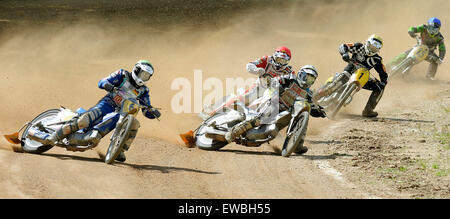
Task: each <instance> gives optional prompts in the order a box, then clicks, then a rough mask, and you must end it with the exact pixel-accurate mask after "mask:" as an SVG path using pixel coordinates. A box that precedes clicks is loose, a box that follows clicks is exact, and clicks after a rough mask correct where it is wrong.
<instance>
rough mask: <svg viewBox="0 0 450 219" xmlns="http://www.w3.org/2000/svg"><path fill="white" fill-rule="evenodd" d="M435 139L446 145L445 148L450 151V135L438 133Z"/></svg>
mask: <svg viewBox="0 0 450 219" xmlns="http://www.w3.org/2000/svg"><path fill="white" fill-rule="evenodd" d="M435 138H436V139H437V140H438V141H439V143H441V144H442V145H444V148H445V149H447V150H450V133H436V134H435Z"/></svg>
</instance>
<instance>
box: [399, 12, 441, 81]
mask: <svg viewBox="0 0 450 219" xmlns="http://www.w3.org/2000/svg"><path fill="white" fill-rule="evenodd" d="M440 28H441V21H440V20H439V19H437V18H435V17H432V18H430V19H429V20H428V22H427V24H423V25H419V26H417V27H410V28H409V30H408V33H409V35H410V36H411V37H412V38H416V34H419V36H420V39H421V40H422V44H424V45H426V46H428V48H430V53H429V55H428V57H427V58H426V61H428V62H429V63H430V65H429V66H428V70H427V74H426V78H427V79H429V80H434V76H435V75H436V72H437V67H438V65H439V64H441V63H442V61H443V60H444V57H445V53H446V50H445V45H444V37H443V36H442V34H441V33H440V32H439V30H440ZM436 48H438V50H439V56H438V55H436V53H435V50H436ZM410 51H411V49H409V50H407V51H405V52H404V53H402V54H400V55H398V56H397V57H395V58H394V59H393V60H392V62H391V65H395V64H398V63H400V62H401V61H402V60H403V59H405V58H406V56H407V55H408V53H409V52H410Z"/></svg>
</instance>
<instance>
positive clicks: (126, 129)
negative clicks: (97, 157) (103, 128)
mask: <svg viewBox="0 0 450 219" xmlns="http://www.w3.org/2000/svg"><path fill="white" fill-rule="evenodd" d="M135 120H136V118H134V116H132V115H128V116H126V117H125V118H124V119H123V121H122V124H121V125H120V127H117V128H116V130H115V131H114V134H113V135H114V136H112V140H111V143H110V144H109V147H108V151H107V152H106V156H105V163H107V164H112V163H113V162H114V160H115V159H116V158H117V156H119V154H120V152H122V150H123V147H124V146H125V143H126V141H127V140H128V138H130V135H131V128H132V127H133V124H134V122H135Z"/></svg>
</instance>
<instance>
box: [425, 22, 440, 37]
mask: <svg viewBox="0 0 450 219" xmlns="http://www.w3.org/2000/svg"><path fill="white" fill-rule="evenodd" d="M427 29H428V33H430V34H431V35H436V34H438V33H439V27H435V26H434V24H431V25H429V26H428V28H427Z"/></svg>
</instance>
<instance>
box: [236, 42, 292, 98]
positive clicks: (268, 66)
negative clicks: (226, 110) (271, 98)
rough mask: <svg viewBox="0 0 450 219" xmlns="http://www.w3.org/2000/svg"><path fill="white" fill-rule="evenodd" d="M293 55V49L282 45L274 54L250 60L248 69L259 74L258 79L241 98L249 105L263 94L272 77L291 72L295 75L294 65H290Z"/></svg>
mask: <svg viewBox="0 0 450 219" xmlns="http://www.w3.org/2000/svg"><path fill="white" fill-rule="evenodd" d="M291 57H292V55H291V50H289V49H288V48H287V47H284V46H282V47H278V48H277V49H276V50H275V52H274V54H273V55H272V56H264V57H262V58H260V59H257V60H255V61H253V62H249V63H248V64H247V71H248V72H249V73H252V74H255V75H258V80H257V81H256V82H255V83H253V85H252V86H251V87H250V88H249V89H248V90H247V91H246V92H245V94H244V95H243V96H241V97H239V99H241V100H243V101H245V103H246V105H247V104H249V103H250V102H251V101H253V100H255V99H257V98H258V97H260V96H261V95H262V93H263V92H264V89H265V88H266V87H267V83H268V82H269V81H270V79H272V78H275V77H280V76H284V75H290V74H292V75H295V72H294V71H293V70H292V67H291V66H290V65H288V63H289V61H290V60H291ZM261 88H262V89H261Z"/></svg>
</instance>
